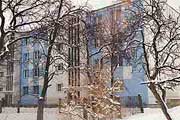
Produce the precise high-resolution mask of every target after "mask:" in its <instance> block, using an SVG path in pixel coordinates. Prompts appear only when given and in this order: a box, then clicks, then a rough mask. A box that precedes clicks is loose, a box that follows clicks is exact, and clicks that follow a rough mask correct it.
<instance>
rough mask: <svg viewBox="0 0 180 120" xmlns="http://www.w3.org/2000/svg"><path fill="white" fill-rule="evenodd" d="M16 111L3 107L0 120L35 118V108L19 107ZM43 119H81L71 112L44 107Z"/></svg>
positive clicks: (28, 119) (27, 119)
mask: <svg viewBox="0 0 180 120" xmlns="http://www.w3.org/2000/svg"><path fill="white" fill-rule="evenodd" d="M20 111H21V112H20V113H17V109H16V108H3V111H2V113H0V120H36V112H37V108H21V109H20ZM44 120H81V119H79V116H78V115H77V114H76V113H75V112H73V114H72V113H71V114H69V112H63V113H59V109H58V108H45V110H44Z"/></svg>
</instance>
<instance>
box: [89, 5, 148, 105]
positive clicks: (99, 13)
mask: <svg viewBox="0 0 180 120" xmlns="http://www.w3.org/2000/svg"><path fill="white" fill-rule="evenodd" d="M128 7H129V5H127V4H116V5H114V6H109V7H106V8H102V9H99V10H96V11H94V12H92V13H91V14H90V15H88V16H87V21H88V27H89V48H90V52H91V54H93V53H95V52H97V51H98V50H99V48H100V47H101V46H99V47H94V42H95V41H94V40H95V38H96V35H95V32H94V31H95V30H93V29H95V28H94V27H93V26H95V25H96V22H98V19H99V18H100V19H102V20H101V22H102V23H103V27H104V26H105V29H106V28H108V27H109V29H111V28H112V27H113V25H114V24H115V25H116V26H115V27H114V28H112V29H119V30H123V28H124V25H125V23H126V19H125V18H126V17H129V16H128V13H127V11H126V8H128ZM115 11H118V12H115ZM113 15H114V16H113ZM112 17H115V18H114V19H115V20H114V21H113V20H112ZM112 22H116V23H114V24H113V23H112ZM117 27H118V28H117ZM136 39H142V36H141V34H140V32H139V33H138V34H137V36H136ZM103 52H104V51H103V50H102V52H100V53H99V54H96V55H95V56H93V57H92V60H91V63H92V64H94V63H95V61H96V60H97V59H100V58H101V57H102V56H103ZM135 54H136V55H137V57H138V56H141V55H142V54H143V52H142V49H141V48H138V49H137V50H136V51H135ZM141 62H142V61H141ZM107 64H109V65H110V63H107ZM114 80H123V82H124V90H123V91H121V92H119V93H116V94H117V95H118V96H121V97H125V98H127V96H132V97H133V96H137V95H138V94H140V95H141V97H142V100H143V103H144V104H148V88H147V86H145V85H141V82H143V81H145V73H144V70H143V68H142V64H140V65H136V63H135V59H133V58H132V59H130V64H127V61H126V60H125V59H124V60H123V64H122V66H118V67H117V68H116V70H115V72H114ZM127 101H128V100H125V101H124V102H127Z"/></svg>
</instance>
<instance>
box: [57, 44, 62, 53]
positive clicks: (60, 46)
mask: <svg viewBox="0 0 180 120" xmlns="http://www.w3.org/2000/svg"><path fill="white" fill-rule="evenodd" d="M57 50H58V52H60V53H62V51H63V44H62V43H59V44H57Z"/></svg>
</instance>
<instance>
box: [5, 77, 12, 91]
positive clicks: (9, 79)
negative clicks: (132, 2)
mask: <svg viewBox="0 0 180 120" xmlns="http://www.w3.org/2000/svg"><path fill="white" fill-rule="evenodd" d="M12 90H13V76H7V80H6V91H12Z"/></svg>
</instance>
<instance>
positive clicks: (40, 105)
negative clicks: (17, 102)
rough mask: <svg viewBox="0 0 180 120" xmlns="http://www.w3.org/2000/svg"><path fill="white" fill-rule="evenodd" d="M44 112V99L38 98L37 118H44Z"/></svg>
mask: <svg viewBox="0 0 180 120" xmlns="http://www.w3.org/2000/svg"><path fill="white" fill-rule="evenodd" d="M43 113H44V99H41V98H40V99H39V100H38V110H37V120H43Z"/></svg>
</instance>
